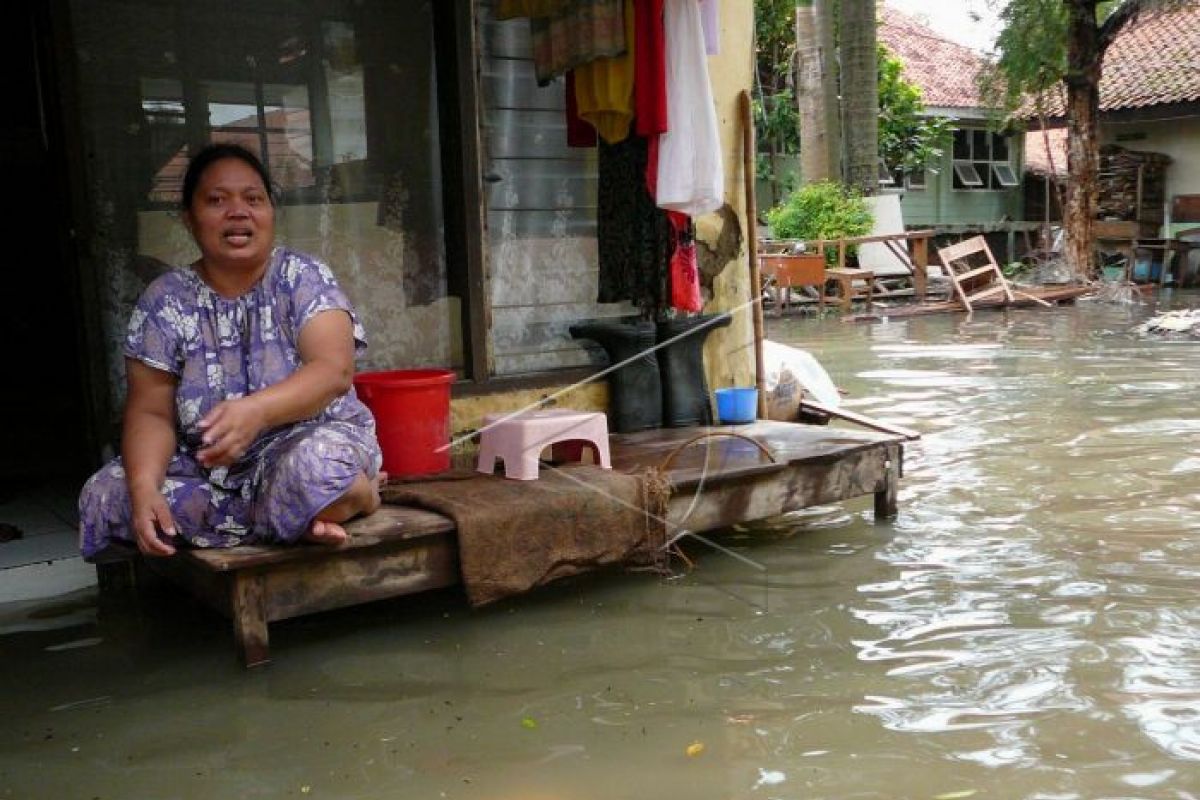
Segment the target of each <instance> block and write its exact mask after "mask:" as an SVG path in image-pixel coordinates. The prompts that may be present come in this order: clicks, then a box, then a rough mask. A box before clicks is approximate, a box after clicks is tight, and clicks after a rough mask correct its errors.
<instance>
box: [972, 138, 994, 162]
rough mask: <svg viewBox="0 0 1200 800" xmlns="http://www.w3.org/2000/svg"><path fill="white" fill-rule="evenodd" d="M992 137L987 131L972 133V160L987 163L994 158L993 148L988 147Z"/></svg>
mask: <svg viewBox="0 0 1200 800" xmlns="http://www.w3.org/2000/svg"><path fill="white" fill-rule="evenodd" d="M990 141H991V137H990V136H989V135H988V132H987V131H972V132H971V158H973V159H975V160H976V161H987V160H989V159H991V157H992V151H991V148H990V147H989V146H988V144H989V142H990Z"/></svg>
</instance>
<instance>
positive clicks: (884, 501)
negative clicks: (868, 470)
mask: <svg viewBox="0 0 1200 800" xmlns="http://www.w3.org/2000/svg"><path fill="white" fill-rule="evenodd" d="M903 458H904V450H903V448H901V447H900V445H898V444H893V445H891V446H889V447H888V461H887V473H886V474H885V475H884V479H883V487H882V488H881V489H879V490H878V491H876V492H875V521H876V522H883V521H884V520H888V519H894V518H895V516H896V514H898V513H899V506H898V504H897V497H898V494H899V491H900V473H901V470H902V459H903Z"/></svg>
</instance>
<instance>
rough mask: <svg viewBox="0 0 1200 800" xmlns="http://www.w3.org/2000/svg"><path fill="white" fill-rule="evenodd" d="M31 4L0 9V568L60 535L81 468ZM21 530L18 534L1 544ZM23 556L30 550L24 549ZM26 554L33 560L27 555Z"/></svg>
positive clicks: (71, 343)
mask: <svg viewBox="0 0 1200 800" xmlns="http://www.w3.org/2000/svg"><path fill="white" fill-rule="evenodd" d="M43 5H44V4H41V3H37V2H35V0H21V1H20V2H11V3H4V4H2V5H0V41H2V43H3V45H2V46H0V64H2V69H3V70H4V72H3V74H4V75H6V76H7V80H6V82H5V94H6V97H5V110H4V111H5V113H4V114H2V115H0V174H3V175H4V177H5V181H6V184H7V187H8V189H9V201H8V202H7V203H5V204H4V206H5V211H4V213H3V214H0V237H3V241H4V242H5V243H6V247H5V269H4V296H5V297H6V299H7V302H6V303H5V304H4V308H3V311H2V312H0V365H2V366H0V369H2V370H3V372H4V375H5V378H4V382H3V383H4V389H3V391H0V425H2V426H3V431H2V432H0V523H6V524H7V525H8V526H11V527H4V528H0V541H3V540H4V539H8V540H10V542H9V543H6V544H4V546H3V550H0V565H8V566H12V565H13V564H5V563H4V562H7V561H11V560H12V558H15V557H17V556H16V551H18V550H20V551H22V552H24V551H27V550H30V549H31V547H32V549H33V550H37V551H38V553H41V552H42V550H44V549H45V548H44V547H33V545H34V544H35V542H33V541H31V540H33V539H36V538H38V536H37V534H39V533H63V532H70V531H72V530H73V527H74V508H73V506H74V500H73V498H74V495H75V494H76V493H77V492H78V489H79V485H80V483H81V482H82V480H83V479H84V478H85V477H86V476H87V474H88V472H89V471H90V469H91V468H92V466H93V460H94V458H95V456H96V454H95V453H92V452H90V451H91V449H92V448H91V446H90V439H89V437H88V435H87V432H88V429H89V425H88V422H87V414H88V402H87V401H86V399H85V391H84V385H83V380H82V376H81V365H82V361H81V358H80V342H81V337H80V328H81V318H82V314H81V303H80V301H79V299H78V298H79V291H78V287H77V285H76V283H75V272H74V265H73V264H72V263H70V261H69V257H68V255H67V253H69V248H67V247H65V246H64V237H65V236H67V235H68V231H69V230H70V227H71V225H70V221H69V219H68V215H69V214H70V202H69V199H68V196H67V194H66V192H65V188H64V183H65V182H64V181H63V180H62V178H61V176H62V174H63V171H62V163H63V154H62V153H61V152H57V151H56V149H55V148H56V147H57V145H56V142H58V141H59V139H58V136H57V134H56V130H55V129H54V127H53V126H54V125H55V123H56V120H55V119H54V118H53V116H52V114H53V113H54V109H53V104H47V103H45V102H44V100H45V99H46V96H45V95H43V92H44V91H49V90H47V89H46V87H47V85H48V82H47V81H45V80H44V76H45V70H44V62H43V63H42V64H41V65H39V58H40V52H39V51H40V49H41V48H40V47H39V31H43V30H44V29H45V28H44V26H42V23H43V22H44V19H40V18H39V17H41V16H42V15H43V14H46V13H47V12H46V11H45V9H44V8H42V7H41V6H43ZM17 538H22V539H24V540H25V541H23V542H13V541H11V540H14V539H17ZM31 552H32V551H31ZM30 557H34V556H32V555H31V556H30Z"/></svg>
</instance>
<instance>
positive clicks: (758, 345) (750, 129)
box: [739, 89, 767, 419]
mask: <svg viewBox="0 0 1200 800" xmlns="http://www.w3.org/2000/svg"><path fill="white" fill-rule="evenodd" d="M739 99H740V101H741V102H740V105H741V112H742V173H743V175H744V180H745V184H746V187H745V191H746V226H747V228H749V230H748V231H746V241H747V243H748V244H747V250H748V251H749V253H750V297H751V298H752V299H753V303H751V305H750V310H751V316H752V318H753V320H754V385H755V387H756V388H757V389H758V417H759V419H766V416H767V367H766V364H765V363H763V338H764V334H763V308H762V275H760V274H759V271H758V200H757V198H756V197H755V195H754V115H753V112H752V110H751V106H750V93H749V92H748V91H746V90H744V89H743V90H742V94H741V97H740V98H739Z"/></svg>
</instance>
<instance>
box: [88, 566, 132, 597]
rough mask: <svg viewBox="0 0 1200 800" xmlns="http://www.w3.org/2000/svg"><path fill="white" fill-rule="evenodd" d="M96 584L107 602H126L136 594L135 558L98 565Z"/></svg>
mask: <svg viewBox="0 0 1200 800" xmlns="http://www.w3.org/2000/svg"><path fill="white" fill-rule="evenodd" d="M96 586H97V587H98V588H99V591H100V598H101V600H103V601H105V602H126V601H128V600H131V599H133V598H134V597H135V596H136V591H137V580H136V578H135V577H134V571H133V559H129V560H126V561H109V562H106V563H103V564H97V565H96Z"/></svg>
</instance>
